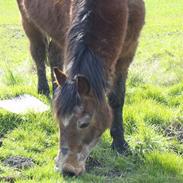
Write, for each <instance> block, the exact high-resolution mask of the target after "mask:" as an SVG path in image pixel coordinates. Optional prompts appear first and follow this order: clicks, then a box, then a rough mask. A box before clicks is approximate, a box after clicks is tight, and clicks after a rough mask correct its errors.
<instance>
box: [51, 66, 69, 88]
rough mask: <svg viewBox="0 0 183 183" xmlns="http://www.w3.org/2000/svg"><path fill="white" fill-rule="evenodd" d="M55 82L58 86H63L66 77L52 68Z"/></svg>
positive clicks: (58, 70)
mask: <svg viewBox="0 0 183 183" xmlns="http://www.w3.org/2000/svg"><path fill="white" fill-rule="evenodd" d="M53 72H54V74H55V77H56V80H57V82H58V84H59V85H63V84H64V83H65V81H66V79H67V77H66V75H65V74H64V73H63V72H62V71H61V70H60V69H59V68H57V67H55V68H53Z"/></svg>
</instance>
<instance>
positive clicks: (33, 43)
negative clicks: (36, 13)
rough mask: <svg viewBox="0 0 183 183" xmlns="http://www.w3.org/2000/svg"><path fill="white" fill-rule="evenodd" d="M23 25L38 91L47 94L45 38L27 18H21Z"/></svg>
mask: <svg viewBox="0 0 183 183" xmlns="http://www.w3.org/2000/svg"><path fill="white" fill-rule="evenodd" d="M23 27H24V30H25V33H26V35H27V37H28V38H29V41H30V52H31V55H32V58H33V60H34V61H35V64H36V68H37V75H38V93H40V94H44V95H46V96H48V95H49V86H48V81H47V78H46V68H45V60H46V44H47V42H46V38H45V37H44V35H43V34H42V33H41V32H40V31H39V30H38V29H37V28H36V27H35V26H34V24H32V23H31V22H30V21H28V20H27V19H23Z"/></svg>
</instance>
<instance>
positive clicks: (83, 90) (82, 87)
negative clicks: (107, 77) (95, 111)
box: [76, 75, 90, 95]
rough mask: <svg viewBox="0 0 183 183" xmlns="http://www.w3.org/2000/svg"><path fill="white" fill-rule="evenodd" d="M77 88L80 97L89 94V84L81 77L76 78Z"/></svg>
mask: <svg viewBox="0 0 183 183" xmlns="http://www.w3.org/2000/svg"><path fill="white" fill-rule="evenodd" d="M76 81H77V88H78V92H79V94H80V95H88V94H89V93H90V83H89V81H88V79H87V78H86V77H85V76H83V75H77V76H76Z"/></svg>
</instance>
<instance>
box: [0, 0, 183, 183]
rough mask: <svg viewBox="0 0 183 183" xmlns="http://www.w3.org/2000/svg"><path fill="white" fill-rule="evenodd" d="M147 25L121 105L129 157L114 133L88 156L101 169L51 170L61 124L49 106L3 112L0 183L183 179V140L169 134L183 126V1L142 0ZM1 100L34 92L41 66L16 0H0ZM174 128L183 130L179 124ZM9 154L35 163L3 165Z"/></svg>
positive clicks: (135, 182)
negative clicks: (73, 174)
mask: <svg viewBox="0 0 183 183" xmlns="http://www.w3.org/2000/svg"><path fill="white" fill-rule="evenodd" d="M145 2H146V25H145V27H144V29H143V32H142V35H141V39H140V44H139V48H138V51H137V54H136V57H135V59H134V63H133V64H132V66H131V67H130V72H129V77H128V82H127V94H126V103H125V107H124V119H125V124H124V125H125V131H126V133H125V135H126V139H127V140H128V142H129V145H130V147H131V151H132V155H130V156H128V157H122V156H119V155H117V154H116V153H115V152H113V151H112V150H111V148H110V143H111V138H110V134H109V131H106V132H105V134H104V135H103V137H102V142H100V144H99V145H98V146H97V147H96V148H95V149H94V151H93V152H92V154H91V156H92V158H94V159H96V160H97V161H99V162H100V166H97V167H95V168H92V169H90V170H89V171H88V172H87V173H85V174H84V175H83V176H81V177H79V178H63V177H62V175H60V174H58V173H56V172H54V158H55V156H56V154H57V149H58V128H57V125H56V123H55V121H54V119H53V117H52V113H51V111H48V112H44V113H42V114H33V113H30V114H26V115H16V114H12V113H8V112H6V111H4V110H0V137H1V136H3V146H2V147H0V182H5V180H7V179H8V177H9V178H11V179H12V180H14V181H15V182H16V183H25V182H26V183H29V182H30V183H32V182H34V183H38V182H39V183H41V182H42V183H46V182H73V183H75V182H77V183H83V182H101V183H102V182H117V183H121V182H123V183H172V182H175V183H182V182H183V157H182V156H183V144H182V142H181V141H180V139H179V138H178V136H176V135H173V136H168V134H167V133H166V131H167V129H168V128H169V127H170V126H172V125H173V126H176V125H179V126H182V127H183V74H182V73H183V51H182V50H183V44H182V43H183V23H182V20H183V13H182V12H183V6H182V0H173V1H172V0H161V1H159V0H145ZM0 12H1V15H0V86H1V89H0V99H6V98H10V97H13V96H17V95H19V94H22V93H28V94H31V95H34V96H36V97H38V98H40V99H41V100H42V101H44V102H46V103H48V104H49V101H48V100H47V99H46V98H45V97H43V96H40V95H38V94H37V90H36V81H37V78H36V71H35V66H34V64H33V61H32V59H31V57H30V54H29V51H28V49H29V48H28V47H29V45H28V40H27V38H26V36H25V34H24V32H23V31H22V27H21V20H20V16H19V12H18V9H17V6H16V1H11V0H6V1H4V0H0ZM174 130H175V133H174V134H178V133H183V132H179V131H178V130H179V129H177V128H175V129H174ZM10 156H24V157H28V158H32V159H33V161H34V163H35V166H34V167H32V168H28V169H23V170H19V169H13V168H10V167H7V166H5V165H4V164H3V160H4V159H6V158H7V157H10Z"/></svg>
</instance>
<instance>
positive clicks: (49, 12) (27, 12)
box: [17, 0, 71, 44]
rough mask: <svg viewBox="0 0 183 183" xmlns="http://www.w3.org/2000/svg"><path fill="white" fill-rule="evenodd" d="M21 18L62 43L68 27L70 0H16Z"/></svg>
mask: <svg viewBox="0 0 183 183" xmlns="http://www.w3.org/2000/svg"><path fill="white" fill-rule="evenodd" d="M17 3H18V6H19V10H20V12H21V15H22V20H23V21H26V22H30V24H33V25H34V26H36V27H37V28H38V29H39V30H40V31H41V32H43V33H44V34H47V35H48V36H49V37H51V38H52V39H54V40H55V41H56V42H58V43H60V44H62V43H64V37H65V36H64V35H65V32H66V31H67V29H68V27H69V22H70V20H69V18H70V7H71V1H70V0H17Z"/></svg>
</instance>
